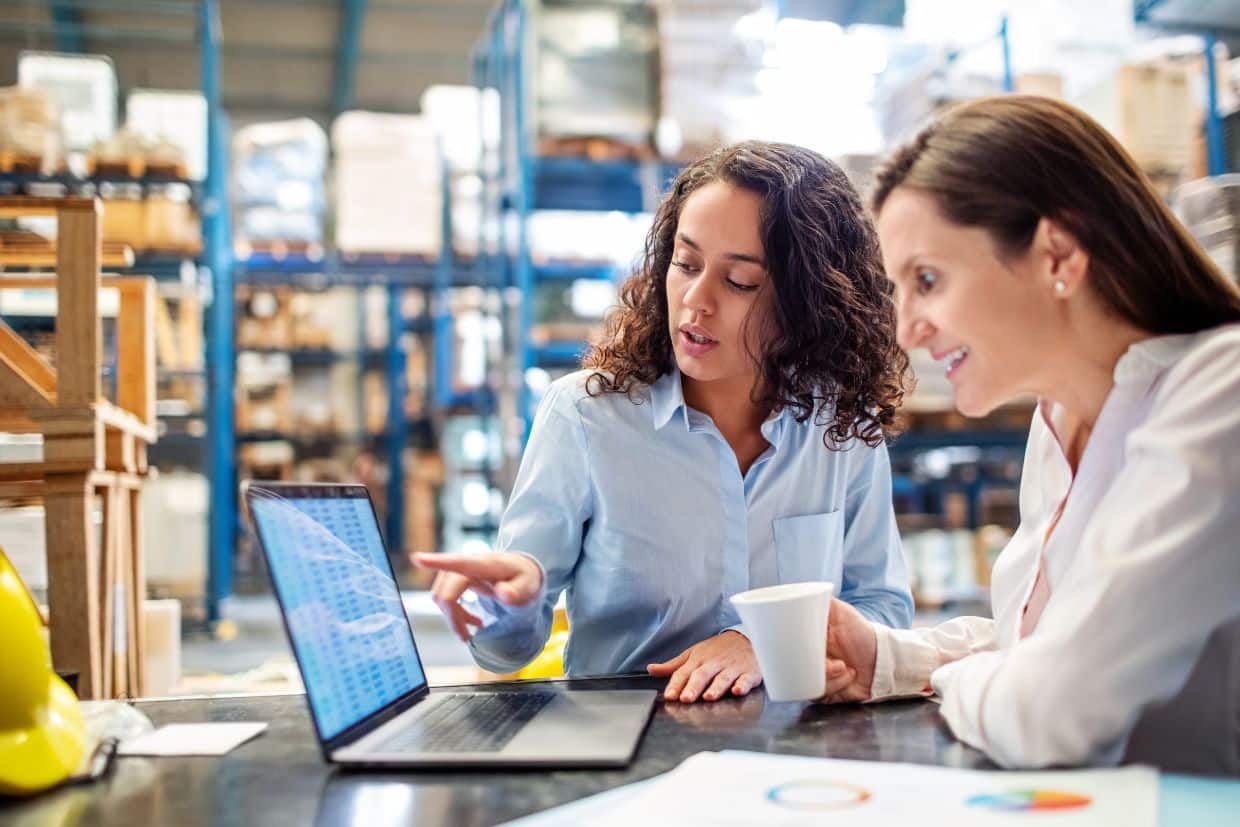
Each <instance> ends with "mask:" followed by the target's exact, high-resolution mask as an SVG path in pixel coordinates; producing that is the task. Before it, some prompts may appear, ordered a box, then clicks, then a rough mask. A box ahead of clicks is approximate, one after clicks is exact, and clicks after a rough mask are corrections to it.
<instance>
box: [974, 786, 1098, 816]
mask: <svg viewBox="0 0 1240 827" xmlns="http://www.w3.org/2000/svg"><path fill="white" fill-rule="evenodd" d="M965 803H966V804H967V805H968V806H970V807H978V808H981V809H986V810H996V811H1000V812H1005V813H1013V812H1018V813H1021V812H1023V813H1034V812H1048V811H1059V810H1078V809H1081V808H1083V807H1088V806H1089V805H1090V804H1091V803H1093V799H1092V798H1090V797H1089V796H1087V795H1080V794H1078V793H1070V792H1064V791H1062V790H1009V791H1007V792H1002V793H987V794H986V795H975V796H973V797H972V798H970V799H969V800H968V801H966V802H965Z"/></svg>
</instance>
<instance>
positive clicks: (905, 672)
mask: <svg viewBox="0 0 1240 827" xmlns="http://www.w3.org/2000/svg"><path fill="white" fill-rule="evenodd" d="M872 625H873V626H874V633H875V644H876V651H875V658H874V682H873V684H872V685H871V687H870V697H871V700H874V701H883V700H892V699H895V698H904V697H908V696H912V695H923V696H924V695H929V694H931V692H932V688H931V684H932V680H931V677H932V675H938V674H939V673H940V672H942V671H943V669H942V667H944V664H951V663H954V662H957V661H959V660H960V659H961V658H968V656H970V655H973V654H977V653H979V652H986V651H989V650H993V649H994V648H995V637H994V622H993V621H991V620H990V619H988V618H983V617H959V618H956V619H954V620H950V621H948V622H946V623H942V624H940V625H938V626H935V627H932V628H926V629H891V628H888V627H886V626H884V625H882V624H880V623H874V624H872Z"/></svg>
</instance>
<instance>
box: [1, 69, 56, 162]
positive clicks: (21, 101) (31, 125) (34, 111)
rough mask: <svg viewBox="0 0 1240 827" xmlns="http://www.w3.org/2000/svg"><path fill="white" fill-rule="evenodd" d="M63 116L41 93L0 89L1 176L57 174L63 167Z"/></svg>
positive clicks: (7, 87) (13, 88) (12, 88)
mask: <svg viewBox="0 0 1240 827" xmlns="http://www.w3.org/2000/svg"><path fill="white" fill-rule="evenodd" d="M63 155H64V136H63V135H62V133H61V129H60V112H59V110H58V108H57V107H56V105H55V104H54V103H53V102H52V100H51V98H50V97H49V95H48V94H47V93H46V92H44V91H42V90H40V89H30V88H25V87H21V86H6V87H3V88H0V172H42V173H45V174H47V173H52V172H55V171H56V170H57V169H58V168H59V167H60V166H61V163H62V159H63Z"/></svg>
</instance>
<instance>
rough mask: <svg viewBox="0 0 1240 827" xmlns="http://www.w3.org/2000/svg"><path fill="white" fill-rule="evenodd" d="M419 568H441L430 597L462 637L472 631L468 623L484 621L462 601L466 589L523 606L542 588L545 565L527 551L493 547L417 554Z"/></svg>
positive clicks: (416, 563) (463, 639)
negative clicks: (469, 551)
mask: <svg viewBox="0 0 1240 827" xmlns="http://www.w3.org/2000/svg"><path fill="white" fill-rule="evenodd" d="M413 563H414V565H416V566H418V567H419V568H424V569H434V570H435V571H437V572H439V574H437V575H436V576H435V582H434V584H433V585H432V586H431V599H432V600H434V601H435V605H436V606H438V607H439V611H441V612H443V614H444V617H446V618H447V619H448V625H450V626H451V627H452V630H453V631H454V632H456V636H457V637H459V638H460V639H461V640H462V641H468V640H469V639H470V637H472V636H473V633H472V632H471V631H470V629H469V627H470V626H473V627H475V628H477V627H479V626H481V625H482V619H481V618H479V617H477V616H476V615H474V614H472V613H471V612H470V611H469V610H467V609H466V608H465V607H464V606H462V605H461V603H460V600H461V595H463V594H464V593H465V590H466V589H473V590H474V591H475V592H477V593H478V594H483V595H487V596H489V597H494V598H495V599H496V600H498V601H499V602H501V603H504V604H506V605H509V606H523V605H525V604H526V603H529V602H530V601H531V600H533V599H535V598H536V597H538V592H539V590H540V589H541V588H542V569H540V568H539V567H538V564H537V563H535V562H534V561H533V560H532V559H531V558H529V557H527V556H525V555H524V554H516V553H513V552H505V551H493V552H490V553H487V554H468V555H467V554H421V553H419V554H414V555H413Z"/></svg>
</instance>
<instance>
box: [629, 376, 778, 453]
mask: <svg viewBox="0 0 1240 827" xmlns="http://www.w3.org/2000/svg"><path fill="white" fill-rule="evenodd" d="M677 412H679V413H680V416H681V421H683V422H684V424H685V429H686V430H689V429H691V428H692V427H693V423H692V422H691V421H690V413H689V406H688V405H687V404H685V389H684V386H683V385H682V384H681V375H680V369H679V368H677V367H676V366H675V365H673V366H672V368H671V370H669V371H668V372H667V373H665V374H663V375H662V376H660V377H659V378H658V379H657V380H656V381H655V383H654V384H653V385H651V386H650V413H651V417H652V419H653V421H654V428H655V430H656V431H661V430H663V428H665V427H667V424H668V423H669V422H671V421H672V418H673V417H674V416H675V415H676V414H677ZM700 416H702V417H703V418H705V415H704V414H701V415H700ZM791 416H792V412H791V411H790V410H789V409H788V408H786V407H785V408H782V409H781V410H780V411H779V412H778V413H772V414H771V415H770V416H768V417H767V418H766V421H765V422H763V423H762V436H764V437H766V441H767V442H769V443H771V444H772V445H778V444H779V442H780V440H781V439H782V438H783V435H784V433H785V431H786V430H787V422H788V419H789V418H790V417H791Z"/></svg>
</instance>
